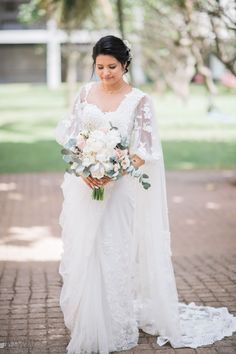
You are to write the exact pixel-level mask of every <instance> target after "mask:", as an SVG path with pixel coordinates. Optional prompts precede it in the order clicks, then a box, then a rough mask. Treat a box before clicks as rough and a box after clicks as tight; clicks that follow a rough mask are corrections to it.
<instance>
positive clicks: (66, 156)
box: [63, 155, 72, 163]
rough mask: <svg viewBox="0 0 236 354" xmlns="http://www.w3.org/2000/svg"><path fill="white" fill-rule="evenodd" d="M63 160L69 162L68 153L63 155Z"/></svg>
mask: <svg viewBox="0 0 236 354" xmlns="http://www.w3.org/2000/svg"><path fill="white" fill-rule="evenodd" d="M63 160H64V161H65V162H67V163H69V162H71V161H72V160H71V156H70V155H63Z"/></svg>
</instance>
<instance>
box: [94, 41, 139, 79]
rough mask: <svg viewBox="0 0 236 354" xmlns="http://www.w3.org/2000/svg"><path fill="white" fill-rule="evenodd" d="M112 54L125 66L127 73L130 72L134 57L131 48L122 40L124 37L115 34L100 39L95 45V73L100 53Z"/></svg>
mask: <svg viewBox="0 0 236 354" xmlns="http://www.w3.org/2000/svg"><path fill="white" fill-rule="evenodd" d="M100 54H103V55H111V56H113V57H114V58H116V59H117V60H118V61H119V62H120V63H121V64H122V66H125V64H126V67H125V72H124V73H125V74H126V73H127V72H128V66H129V64H130V63H131V60H132V57H131V53H130V48H128V47H127V45H126V44H125V43H124V42H123V41H122V39H120V38H118V37H115V36H111V35H109V36H105V37H102V38H100V39H99V41H97V43H96V44H95V45H94V47H93V54H92V58H93V73H94V69H95V64H96V58H97V56H98V55H100Z"/></svg>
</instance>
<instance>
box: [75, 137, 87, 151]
mask: <svg viewBox="0 0 236 354" xmlns="http://www.w3.org/2000/svg"><path fill="white" fill-rule="evenodd" d="M85 144H86V139H85V138H84V136H82V135H81V134H79V136H78V138H77V142H76V146H78V148H79V149H80V150H83V148H84V147H85Z"/></svg>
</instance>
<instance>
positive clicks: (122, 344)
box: [56, 36, 236, 354]
mask: <svg viewBox="0 0 236 354" xmlns="http://www.w3.org/2000/svg"><path fill="white" fill-rule="evenodd" d="M92 57H93V65H94V69H95V71H96V74H97V76H98V78H99V81H98V82H89V83H87V84H85V85H84V86H83V87H82V88H81V90H80V92H79V94H78V95H77V98H76V99H75V103H74V107H73V110H72V112H71V115H70V117H69V119H68V120H64V121H62V122H61V123H59V125H58V127H57V129H56V139H57V141H58V142H59V143H60V144H61V145H64V144H65V143H66V142H67V141H68V139H69V138H70V137H71V136H76V135H77V134H78V132H79V131H80V129H82V128H83V126H84V125H86V124H90V126H92V125H93V124H95V125H96V126H99V125H102V124H103V123H104V122H107V121H110V122H111V123H112V124H113V126H116V127H117V128H118V129H119V131H120V133H121V134H122V136H124V137H126V138H127V139H128V141H129V152H130V155H131V157H132V162H133V164H134V165H135V166H136V167H139V166H141V168H142V170H143V171H145V173H147V174H148V175H149V179H150V182H151V188H149V189H148V190H144V189H142V187H141V185H140V184H139V183H138V182H137V181H136V180H135V179H134V178H132V177H131V176H129V175H123V177H121V178H120V179H119V180H117V181H114V180H110V178H109V177H104V178H102V179H96V178H92V177H87V178H85V177H76V176H74V175H71V174H68V173H65V177H64V181H63V184H62V190H63V194H64V203H63V208H62V212H61V216H60V224H61V227H62V240H63V248H64V251H63V254H62V258H61V263H60V268H59V273H60V274H61V276H62V278H63V286H62V290H61V295H60V306H61V309H62V311H63V314H64V321H65V325H66V326H67V328H68V329H69V330H70V334H71V339H70V342H69V344H68V346H67V352H68V353H69V354H80V353H87V354H89V353H92V352H99V353H102V354H107V353H109V352H112V351H121V350H129V349H130V348H133V347H135V346H136V345H137V343H138V337H139V329H142V330H143V331H144V332H146V333H149V334H152V335H154V336H157V343H158V344H159V345H160V346H163V345H164V344H165V343H167V342H169V343H170V344H171V346H172V347H173V348H180V347H191V348H196V347H199V346H202V345H207V344H211V343H213V342H215V341H217V340H220V339H222V338H223V337H224V336H229V335H231V334H232V333H233V331H235V330H236V317H233V316H232V315H231V314H229V312H228V310H227V309H226V308H212V307H208V306H196V305H195V304H194V303H191V304H188V305H187V304H183V303H179V302H178V295H177V290H176V283H175V277H174V272H173V267H172V262H171V249H170V232H169V224H168V210H167V203H166V187H165V175H164V165H163V155H162V149H161V144H160V139H159V136H158V131H157V126H156V119H155V114H154V109H153V105H152V101H151V98H150V97H149V95H147V94H146V93H145V92H143V91H141V90H139V89H137V88H134V87H131V86H130V85H129V84H128V83H126V82H125V81H124V79H123V75H124V73H126V72H127V71H128V66H129V64H130V62H131V53H130V49H129V48H128V46H127V45H126V43H125V42H124V41H122V40H121V39H120V38H117V37H114V36H105V37H102V38H101V39H100V40H99V41H98V42H97V43H96V44H95V46H94V47H93V53H92ZM95 186H96V187H99V186H104V188H105V195H104V200H103V201H96V200H93V199H92V198H91V190H92V188H94V187H95Z"/></svg>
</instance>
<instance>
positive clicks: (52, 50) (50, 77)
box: [47, 19, 61, 89]
mask: <svg viewBox="0 0 236 354" xmlns="http://www.w3.org/2000/svg"><path fill="white" fill-rule="evenodd" d="M47 30H48V38H47V85H48V87H49V88H50V89H56V88H58V87H59V85H60V84H61V45H60V42H59V41H58V37H57V25H56V21H55V20H53V19H50V20H49V21H48V22H47Z"/></svg>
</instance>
